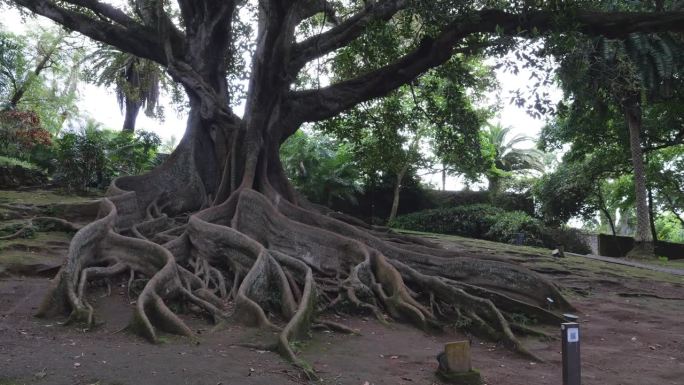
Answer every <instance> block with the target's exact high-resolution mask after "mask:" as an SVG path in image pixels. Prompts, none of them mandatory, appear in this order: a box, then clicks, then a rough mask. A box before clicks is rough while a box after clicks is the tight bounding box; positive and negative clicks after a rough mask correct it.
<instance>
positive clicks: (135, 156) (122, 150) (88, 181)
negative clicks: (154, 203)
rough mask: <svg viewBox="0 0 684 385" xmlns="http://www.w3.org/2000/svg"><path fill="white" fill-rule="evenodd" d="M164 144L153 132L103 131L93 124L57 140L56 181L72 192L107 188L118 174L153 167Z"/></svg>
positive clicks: (132, 173) (127, 173)
mask: <svg viewBox="0 0 684 385" xmlns="http://www.w3.org/2000/svg"><path fill="white" fill-rule="evenodd" d="M160 144H161V140H160V139H159V136H157V135H156V134H154V133H151V132H147V131H138V132H137V133H136V134H131V133H128V132H114V131H109V130H100V129H98V127H97V125H95V124H92V123H89V124H87V125H86V127H85V128H84V129H82V130H81V131H79V132H68V133H65V134H63V135H62V137H61V138H59V139H57V141H56V150H55V153H56V158H57V171H56V173H55V180H56V182H58V183H59V184H60V185H62V186H63V187H64V188H66V189H67V190H69V191H86V190H88V189H90V188H93V187H94V188H100V189H102V188H105V187H107V186H108V185H109V183H110V182H111V181H112V179H114V178H116V177H117V176H121V175H136V174H140V173H142V172H144V171H147V170H149V169H151V168H152V167H153V166H154V159H155V158H156V155H157V147H159V145H160Z"/></svg>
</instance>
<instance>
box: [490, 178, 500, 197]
mask: <svg viewBox="0 0 684 385" xmlns="http://www.w3.org/2000/svg"><path fill="white" fill-rule="evenodd" d="M487 181H488V182H489V187H488V188H487V190H488V191H489V198H490V199H491V200H492V202H493V201H494V200H496V198H497V197H498V196H499V194H500V193H501V177H499V176H495V175H491V176H488V177H487Z"/></svg>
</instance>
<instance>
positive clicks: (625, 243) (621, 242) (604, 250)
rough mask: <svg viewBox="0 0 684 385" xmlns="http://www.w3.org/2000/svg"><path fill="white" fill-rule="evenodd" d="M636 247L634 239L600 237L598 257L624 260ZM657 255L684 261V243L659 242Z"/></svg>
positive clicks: (610, 236)
mask: <svg viewBox="0 0 684 385" xmlns="http://www.w3.org/2000/svg"><path fill="white" fill-rule="evenodd" d="M632 247H634V238H632V237H625V236H620V235H618V236H616V237H614V236H612V235H610V234H599V235H598V255H603V256H606V257H615V258H622V257H624V256H625V254H627V253H628V252H629V251H630V250H631V249H632ZM655 253H656V255H658V256H662V257H667V258H668V259H684V243H672V242H663V241H658V242H656V245H655Z"/></svg>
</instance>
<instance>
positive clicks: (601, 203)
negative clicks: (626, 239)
mask: <svg viewBox="0 0 684 385" xmlns="http://www.w3.org/2000/svg"><path fill="white" fill-rule="evenodd" d="M597 195H598V199H599V210H601V212H602V213H603V215H605V216H606V219H607V220H608V225H609V226H610V231H611V233H612V234H613V240H614V241H615V247H616V248H617V252H618V254H619V255H620V256H622V255H623V254H622V250H621V248H620V242H618V239H617V232H616V231H615V222H613V217H612V215H610V211H609V210H608V207H607V206H606V201H605V200H604V199H603V194H602V193H601V188H600V187H599V191H598V194H597Z"/></svg>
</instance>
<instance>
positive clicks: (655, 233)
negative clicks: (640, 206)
mask: <svg viewBox="0 0 684 385" xmlns="http://www.w3.org/2000/svg"><path fill="white" fill-rule="evenodd" d="M647 191H648V219H649V224H650V225H651V235H652V236H653V242H654V243H655V242H658V231H656V226H655V212H654V211H653V189H652V188H651V186H648V189H647Z"/></svg>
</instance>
